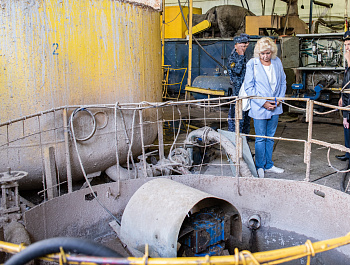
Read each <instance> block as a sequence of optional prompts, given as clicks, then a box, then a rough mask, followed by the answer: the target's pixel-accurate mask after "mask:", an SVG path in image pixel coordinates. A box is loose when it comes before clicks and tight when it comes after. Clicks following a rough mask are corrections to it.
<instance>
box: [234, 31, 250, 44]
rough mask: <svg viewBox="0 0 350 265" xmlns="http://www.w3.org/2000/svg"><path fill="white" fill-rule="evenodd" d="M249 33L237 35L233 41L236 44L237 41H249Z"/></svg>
mask: <svg viewBox="0 0 350 265" xmlns="http://www.w3.org/2000/svg"><path fill="white" fill-rule="evenodd" d="M249 39H250V37H249V35H248V34H245V33H241V35H239V36H236V37H234V38H233V42H234V44H237V43H246V42H249Z"/></svg>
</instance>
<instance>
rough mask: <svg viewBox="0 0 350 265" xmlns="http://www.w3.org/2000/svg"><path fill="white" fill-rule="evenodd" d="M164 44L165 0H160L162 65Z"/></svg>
mask: <svg viewBox="0 0 350 265" xmlns="http://www.w3.org/2000/svg"><path fill="white" fill-rule="evenodd" d="M164 45H165V0H162V66H164ZM162 75H163V74H162Z"/></svg>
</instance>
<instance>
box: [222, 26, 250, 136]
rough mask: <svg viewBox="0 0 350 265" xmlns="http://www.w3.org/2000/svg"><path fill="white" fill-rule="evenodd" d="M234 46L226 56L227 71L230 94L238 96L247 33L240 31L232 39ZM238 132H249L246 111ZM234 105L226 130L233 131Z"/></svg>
mask: <svg viewBox="0 0 350 265" xmlns="http://www.w3.org/2000/svg"><path fill="white" fill-rule="evenodd" d="M233 41H234V44H235V47H234V48H233V50H232V52H231V55H230V56H229V57H228V67H227V68H228V73H229V76H230V81H231V84H232V86H233V91H232V96H238V93H239V89H240V88H241V86H242V83H243V80H244V75H245V69H246V64H247V58H246V56H245V55H244V53H245V51H246V50H247V48H248V45H249V35H248V34H245V33H241V35H240V36H236V37H234V39H233ZM239 128H240V130H239V131H240V132H242V133H246V134H249V132H250V117H249V116H248V111H243V119H241V120H240V121H239ZM235 129H236V128H235V105H234V104H231V105H230V109H229V112H228V130H229V131H231V132H234V131H235Z"/></svg>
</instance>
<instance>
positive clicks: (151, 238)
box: [121, 178, 242, 257]
mask: <svg viewBox="0 0 350 265" xmlns="http://www.w3.org/2000/svg"><path fill="white" fill-rule="evenodd" d="M241 236H242V222H241V217H240V214H239V212H238V211H237V209H236V208H235V207H234V206H233V205H231V204H230V203H228V202H227V201H225V200H223V199H220V198H218V197H215V196H212V195H210V194H208V193H205V192H202V191H199V190H197V189H194V188H191V187H188V186H186V185H183V184H180V183H178V182H175V181H172V180H169V179H163V178H159V179H155V180H152V181H149V182H147V183H145V184H144V185H143V186H141V187H140V188H139V189H138V190H137V191H136V192H135V193H134V195H133V196H132V197H131V199H130V201H129V202H128V204H127V206H126V208H125V210H124V213H123V217H122V222H121V237H122V238H123V240H126V241H127V242H125V243H126V244H127V245H128V246H129V247H131V248H134V249H136V250H138V251H141V252H144V250H145V246H146V244H148V246H149V255H150V256H151V257H177V256H189V255H191V256H193V255H194V256H203V255H221V254H227V251H226V252H224V251H225V250H226V249H227V244H226V243H228V241H229V240H233V241H237V240H238V241H241Z"/></svg>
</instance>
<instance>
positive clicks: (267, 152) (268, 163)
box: [254, 115, 279, 169]
mask: <svg viewBox="0 0 350 265" xmlns="http://www.w3.org/2000/svg"><path fill="white" fill-rule="evenodd" d="M278 116H279V115H273V116H272V117H271V119H265V120H257V119H254V128H255V135H261V136H270V137H273V136H274V135H275V132H276V129H277V124H278ZM273 144H274V140H273V139H267V138H258V137H257V138H255V165H256V168H257V169H259V168H263V169H270V168H272V166H273V162H272V151H273Z"/></svg>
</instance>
